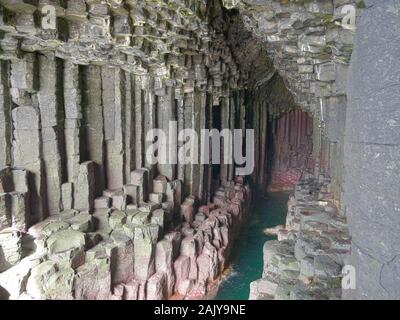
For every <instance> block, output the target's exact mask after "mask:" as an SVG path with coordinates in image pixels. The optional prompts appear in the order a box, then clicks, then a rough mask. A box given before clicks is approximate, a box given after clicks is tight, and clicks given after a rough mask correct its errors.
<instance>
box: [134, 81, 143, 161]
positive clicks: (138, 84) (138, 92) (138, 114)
mask: <svg viewBox="0 0 400 320" xmlns="http://www.w3.org/2000/svg"><path fill="white" fill-rule="evenodd" d="M132 81H133V85H134V105H135V162H136V168H142V167H143V166H144V159H143V155H144V137H143V134H144V129H143V127H144V110H143V100H144V90H143V77H142V76H139V75H133V76H132Z"/></svg>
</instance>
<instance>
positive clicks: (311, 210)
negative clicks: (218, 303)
mask: <svg viewBox="0 0 400 320" xmlns="http://www.w3.org/2000/svg"><path fill="white" fill-rule="evenodd" d="M329 188H330V185H329V182H328V181H325V180H324V179H323V178H320V181H317V180H316V179H314V178H313V177H312V176H311V175H305V176H304V178H303V179H302V180H301V181H300V182H299V183H298V184H297V185H296V187H295V192H294V196H291V197H290V200H289V202H288V215H287V221H286V226H285V229H281V230H276V231H277V235H278V241H268V242H266V243H265V245H264V270H263V277H262V279H259V280H257V281H255V282H253V283H251V285H250V300H270V299H275V300H288V299H290V300H326V299H341V297H342V289H341V283H342V269H343V267H344V265H345V262H344V261H345V258H346V256H347V255H348V254H349V252H350V245H351V239H350V236H349V232H348V229H347V224H346V219H345V217H344V216H342V215H341V214H340V212H339V211H338V210H337V209H336V208H335V207H334V206H333V204H332V203H333V201H332V195H331V194H330V192H329Z"/></svg>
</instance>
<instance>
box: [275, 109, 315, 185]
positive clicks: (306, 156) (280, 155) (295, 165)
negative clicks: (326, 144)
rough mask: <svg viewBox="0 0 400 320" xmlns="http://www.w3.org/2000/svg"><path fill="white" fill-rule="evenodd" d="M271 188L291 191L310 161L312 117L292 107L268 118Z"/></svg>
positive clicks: (310, 164)
mask: <svg viewBox="0 0 400 320" xmlns="http://www.w3.org/2000/svg"><path fill="white" fill-rule="evenodd" d="M269 124H270V126H269V128H270V131H269V135H270V137H269V139H270V143H269V151H270V154H271V157H270V159H269V161H270V162H269V170H270V176H269V186H268V189H269V190H270V191H282V190H292V189H293V187H294V185H295V184H296V183H297V182H298V181H299V179H300V178H301V175H302V173H303V172H304V171H307V170H312V169H313V168H314V166H313V163H312V150H313V120H312V118H311V117H310V115H309V114H308V113H306V112H302V111H301V110H300V109H295V110H292V111H290V112H287V113H285V114H283V115H282V116H281V117H280V118H278V119H273V120H271V121H270V123H269Z"/></svg>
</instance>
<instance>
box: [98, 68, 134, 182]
mask: <svg viewBox="0 0 400 320" xmlns="http://www.w3.org/2000/svg"><path fill="white" fill-rule="evenodd" d="M101 75H102V88H103V91H102V98H103V117H104V140H105V172H106V177H107V179H106V181H107V189H109V190H117V189H120V188H122V186H123V185H124V184H125V161H124V160H125V152H129V150H125V148H124V147H125V99H124V97H125V94H126V92H125V90H124V89H125V75H124V73H123V72H122V71H121V70H120V69H119V68H109V67H103V68H102V70H101Z"/></svg>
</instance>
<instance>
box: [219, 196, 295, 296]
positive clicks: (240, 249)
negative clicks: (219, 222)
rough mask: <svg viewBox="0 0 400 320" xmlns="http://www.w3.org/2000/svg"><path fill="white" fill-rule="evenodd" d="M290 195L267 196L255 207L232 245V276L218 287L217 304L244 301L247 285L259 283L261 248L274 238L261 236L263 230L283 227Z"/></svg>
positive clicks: (256, 202) (248, 291) (261, 258)
mask: <svg viewBox="0 0 400 320" xmlns="http://www.w3.org/2000/svg"><path fill="white" fill-rule="evenodd" d="M288 199H289V193H270V194H269V195H268V197H267V198H264V199H258V200H256V201H255V203H254V209H253V212H252V214H251V216H250V218H249V220H248V221H247V223H246V225H245V226H244V227H243V229H242V233H241V234H240V236H239V238H238V239H236V241H235V249H234V251H233V253H232V260H231V272H230V274H229V275H228V277H227V279H226V280H225V281H223V282H222V283H221V285H220V287H219V290H218V293H217V295H216V297H215V299H216V300H247V299H248V298H249V293H250V283H251V282H253V281H255V280H257V279H260V278H261V276H262V270H263V246H264V243H265V242H266V241H267V240H275V239H276V237H274V236H266V235H264V234H263V232H262V231H263V230H264V229H265V228H271V227H275V226H277V225H281V224H285V220H286V213H287V202H288Z"/></svg>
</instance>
